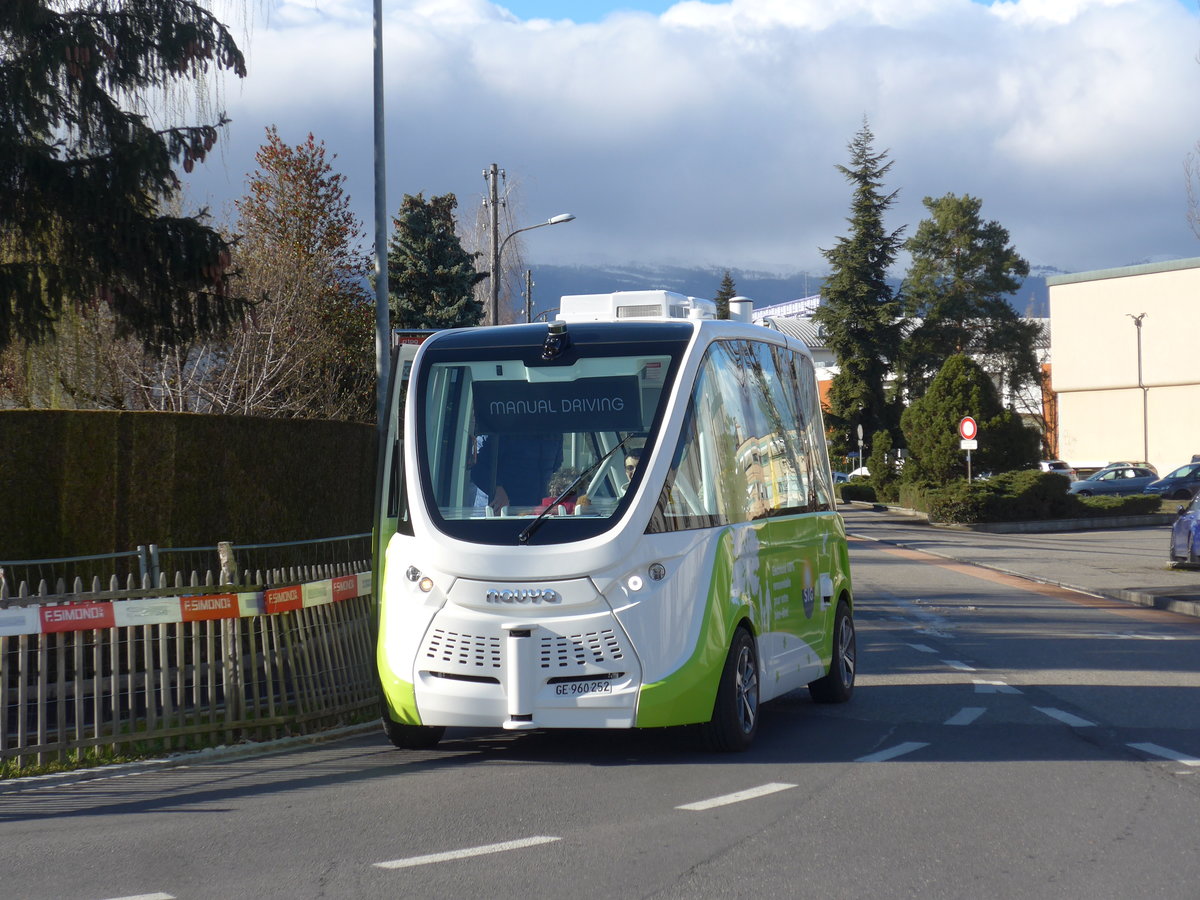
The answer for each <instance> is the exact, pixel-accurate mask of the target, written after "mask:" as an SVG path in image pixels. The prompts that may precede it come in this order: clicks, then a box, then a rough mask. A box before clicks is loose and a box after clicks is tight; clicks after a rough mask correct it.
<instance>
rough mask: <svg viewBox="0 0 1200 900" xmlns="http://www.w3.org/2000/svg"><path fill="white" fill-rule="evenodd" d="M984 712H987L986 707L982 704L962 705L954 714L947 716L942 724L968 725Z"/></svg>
mask: <svg viewBox="0 0 1200 900" xmlns="http://www.w3.org/2000/svg"><path fill="white" fill-rule="evenodd" d="M985 712H987V709H986V708H985V707H983V706H964V707H963V708H962V709H960V710H959V711H958V712H956V713H955V714H954V715H952V716H951V717H950V718H948V719H947V720H946V721H945V722H943V723H942V724H943V725H970V724H971V723H972V722H974V721H975V720H976V719H978V718H979V717H980V716H982V715H983V714H984V713H985Z"/></svg>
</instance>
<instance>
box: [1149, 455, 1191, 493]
mask: <svg viewBox="0 0 1200 900" xmlns="http://www.w3.org/2000/svg"><path fill="white" fill-rule="evenodd" d="M1197 491H1200V462H1190V463H1184V464H1183V465H1182V466H1180V467H1179V468H1178V469H1176V470H1175V471H1173V472H1168V473H1167V474H1166V475H1164V476H1163V477H1162V478H1160V479H1158V480H1157V481H1155V482H1152V483H1151V484H1148V485H1146V493H1147V494H1162V495H1163V497H1165V498H1166V499H1168V500H1190V499H1191V498H1192V497H1195V496H1196V492H1197Z"/></svg>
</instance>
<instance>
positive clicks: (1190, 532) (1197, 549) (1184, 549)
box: [1171, 493, 1200, 566]
mask: <svg viewBox="0 0 1200 900" xmlns="http://www.w3.org/2000/svg"><path fill="white" fill-rule="evenodd" d="M1171 562H1172V563H1173V564H1175V565H1182V564H1184V563H1187V564H1188V565H1193V566H1200V493H1198V494H1196V496H1195V497H1193V498H1192V503H1191V505H1190V506H1188V507H1186V508H1184V507H1182V506H1181V507H1179V516H1178V517H1177V518H1176V519H1175V524H1174V525H1172V526H1171Z"/></svg>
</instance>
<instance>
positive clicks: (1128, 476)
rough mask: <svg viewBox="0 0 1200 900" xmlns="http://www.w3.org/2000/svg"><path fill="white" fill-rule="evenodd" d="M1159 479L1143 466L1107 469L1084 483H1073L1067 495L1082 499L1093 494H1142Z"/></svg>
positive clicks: (1085, 479)
mask: <svg viewBox="0 0 1200 900" xmlns="http://www.w3.org/2000/svg"><path fill="white" fill-rule="evenodd" d="M1157 479H1158V476H1157V475H1155V474H1154V473H1153V472H1152V471H1150V470H1149V469H1147V468H1144V467H1143V466H1125V467H1124V468H1119V469H1114V468H1107V469H1101V470H1100V471H1099V472H1097V473H1096V474H1095V475H1092V476H1091V477H1090V478H1084V479H1083V480H1082V481H1072V482H1071V486H1070V487H1069V488H1067V493H1068V494H1078V495H1079V496H1080V497H1090V496H1092V495H1093V494H1141V493H1143V492H1144V490H1145V488H1146V485H1148V484H1150V482H1152V481H1155V480H1157Z"/></svg>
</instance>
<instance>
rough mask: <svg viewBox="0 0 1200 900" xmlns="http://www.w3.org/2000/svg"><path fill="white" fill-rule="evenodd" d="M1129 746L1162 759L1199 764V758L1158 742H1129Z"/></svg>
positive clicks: (1188, 764)
mask: <svg viewBox="0 0 1200 900" xmlns="http://www.w3.org/2000/svg"><path fill="white" fill-rule="evenodd" d="M1129 746H1130V747H1132V748H1133V749H1134V750H1141V751H1142V752H1143V753H1149V754H1150V755H1151V756H1161V757H1162V758H1163V759H1169V760H1171V761H1172V762H1177V763H1183V764H1184V765H1185V766H1200V759H1197V758H1196V757H1194V756H1188V755H1187V754H1186V753H1179V752H1177V751H1175V750H1169V749H1167V748H1166V747H1160V746H1158V744H1129Z"/></svg>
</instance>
